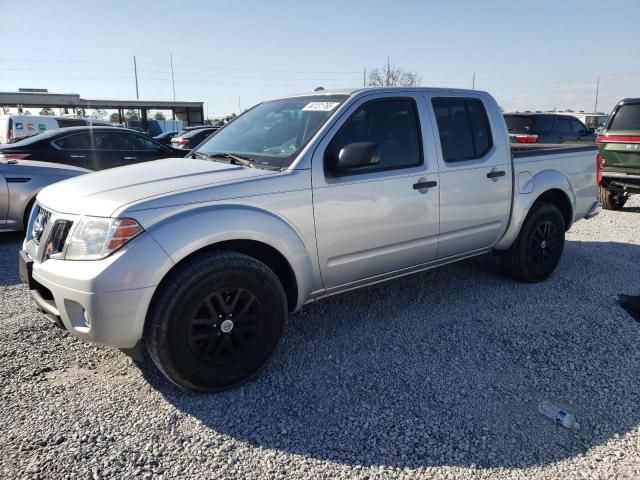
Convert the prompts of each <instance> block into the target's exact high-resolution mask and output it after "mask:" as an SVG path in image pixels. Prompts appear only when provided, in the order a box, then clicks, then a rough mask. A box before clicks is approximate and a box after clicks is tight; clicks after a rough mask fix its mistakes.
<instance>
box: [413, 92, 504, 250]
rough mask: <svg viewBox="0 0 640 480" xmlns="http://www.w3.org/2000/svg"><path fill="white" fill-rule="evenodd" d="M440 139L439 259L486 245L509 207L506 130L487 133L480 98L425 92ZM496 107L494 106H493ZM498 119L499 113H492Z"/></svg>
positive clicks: (495, 238)
mask: <svg viewBox="0 0 640 480" xmlns="http://www.w3.org/2000/svg"><path fill="white" fill-rule="evenodd" d="M425 96H426V99H427V101H429V102H430V103H431V105H432V106H433V111H434V114H435V120H436V125H437V129H438V136H439V139H440V158H441V162H440V242H439V248H438V257H439V258H447V257H451V256H455V255H460V254H466V253H469V252H473V251H475V250H480V249H485V248H488V247H490V246H491V245H493V244H494V243H495V242H497V241H498V239H499V238H500V237H501V236H502V234H503V233H504V231H505V230H506V228H507V224H508V221H509V211H510V208H511V184H512V178H511V175H512V173H511V151H510V148H509V145H508V144H507V142H506V140H501V139H503V138H504V139H506V129H503V128H498V122H496V123H495V125H496V130H497V131H494V132H492V129H491V125H490V122H489V115H488V112H487V111H486V109H485V106H484V104H483V102H482V101H481V99H479V98H466V97H438V96H437V94H436V95H431V94H426V95H425ZM496 110H497V109H496ZM491 113H492V115H493V116H492V117H491V118H499V119H500V121H501V120H502V115H501V113H500V112H499V111H495V112H491Z"/></svg>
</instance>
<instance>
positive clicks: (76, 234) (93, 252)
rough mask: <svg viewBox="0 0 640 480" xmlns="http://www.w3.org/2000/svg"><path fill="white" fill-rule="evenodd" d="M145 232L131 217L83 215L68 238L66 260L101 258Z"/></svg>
mask: <svg viewBox="0 0 640 480" xmlns="http://www.w3.org/2000/svg"><path fill="white" fill-rule="evenodd" d="M142 232H143V229H142V227H141V226H140V225H139V224H138V222H136V221H135V220H133V219H131V218H97V217H81V218H80V220H79V221H78V224H77V225H76V228H74V229H73V232H72V234H71V237H70V238H69V239H68V240H67V252H66V254H65V256H64V258H65V259H66V260H100V259H103V258H105V257H108V256H109V255H111V254H112V253H113V252H115V251H116V250H118V249H119V248H120V247H122V246H123V245H125V244H126V243H127V242H129V241H130V240H132V239H133V238H135V237H136V236H138V235H139V234H140V233H142Z"/></svg>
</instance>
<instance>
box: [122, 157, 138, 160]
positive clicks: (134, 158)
mask: <svg viewBox="0 0 640 480" xmlns="http://www.w3.org/2000/svg"><path fill="white" fill-rule="evenodd" d="M137 159H138V157H124V158H123V160H137Z"/></svg>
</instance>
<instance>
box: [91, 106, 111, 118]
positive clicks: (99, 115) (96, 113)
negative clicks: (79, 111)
mask: <svg viewBox="0 0 640 480" xmlns="http://www.w3.org/2000/svg"><path fill="white" fill-rule="evenodd" d="M106 116H107V112H105V111H104V110H102V109H101V108H96V109H95V110H94V111H93V113H92V114H91V118H95V119H97V120H104V118H105V117H106Z"/></svg>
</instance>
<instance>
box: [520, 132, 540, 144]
mask: <svg viewBox="0 0 640 480" xmlns="http://www.w3.org/2000/svg"><path fill="white" fill-rule="evenodd" d="M537 141H538V135H534V134H531V133H516V142H518V143H536V142H537Z"/></svg>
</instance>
